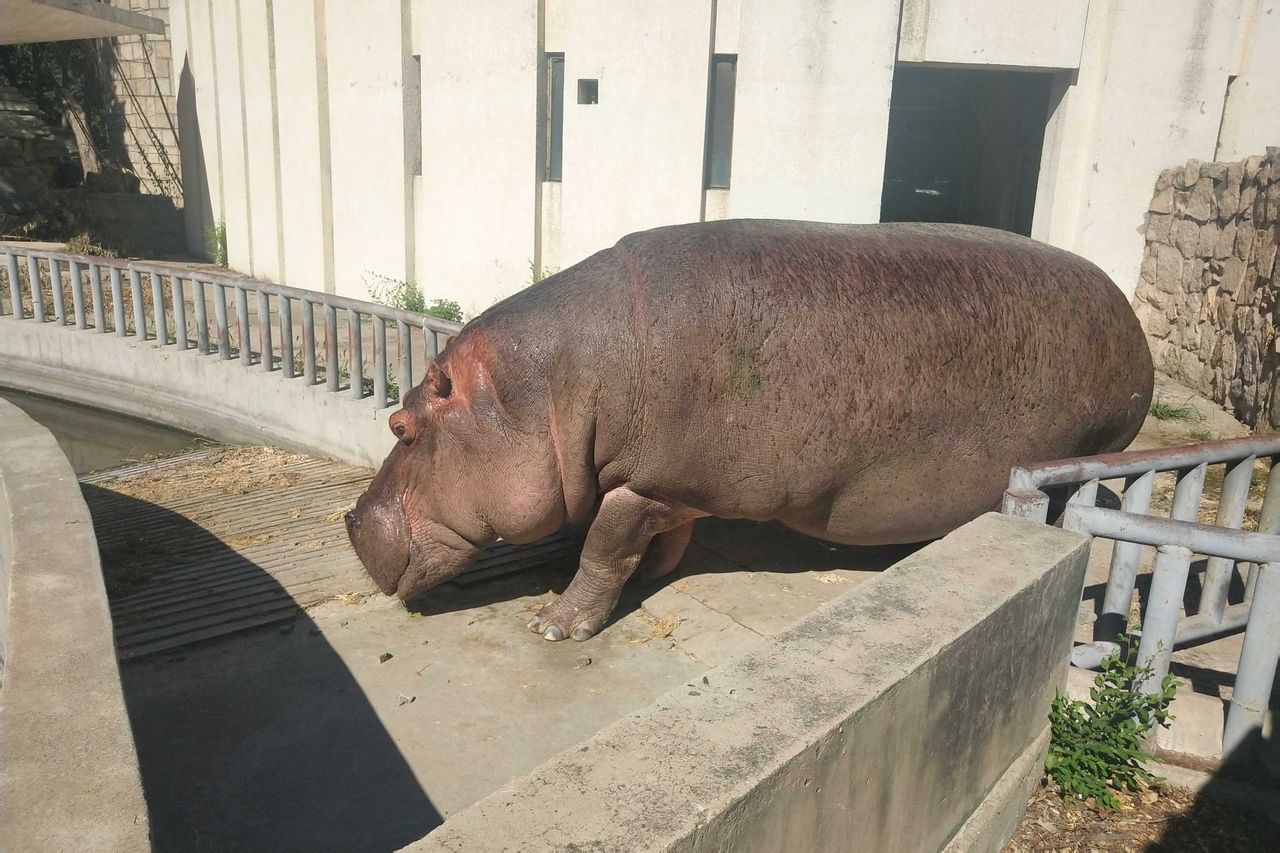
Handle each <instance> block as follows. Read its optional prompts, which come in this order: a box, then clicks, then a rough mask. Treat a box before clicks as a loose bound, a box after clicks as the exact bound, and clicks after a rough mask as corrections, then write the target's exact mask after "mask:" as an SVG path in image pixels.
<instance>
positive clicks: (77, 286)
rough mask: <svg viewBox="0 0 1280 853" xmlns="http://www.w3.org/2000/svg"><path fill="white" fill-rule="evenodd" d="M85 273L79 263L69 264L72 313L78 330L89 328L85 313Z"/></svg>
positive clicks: (72, 262) (68, 276) (68, 275)
mask: <svg viewBox="0 0 1280 853" xmlns="http://www.w3.org/2000/svg"><path fill="white" fill-rule="evenodd" d="M83 272H84V270H83V269H82V267H81V265H80V262H79V261H71V262H69V263H68V264H67V278H68V284H70V285H71V311H72V313H73V314H74V315H75V320H76V328H77V329H86V328H88V327H89V322H88V320H87V319H86V318H85V313H84V278H83Z"/></svg>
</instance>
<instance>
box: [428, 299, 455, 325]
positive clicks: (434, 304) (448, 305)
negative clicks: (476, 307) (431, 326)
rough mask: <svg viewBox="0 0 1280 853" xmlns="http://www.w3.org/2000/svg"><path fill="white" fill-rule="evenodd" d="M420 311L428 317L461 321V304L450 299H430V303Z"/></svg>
mask: <svg viewBox="0 0 1280 853" xmlns="http://www.w3.org/2000/svg"><path fill="white" fill-rule="evenodd" d="M422 313H423V314H426V315H427V316H428V317H438V318H439V319H441V320H452V321H453V322H455V323H461V322H462V306H461V305H459V304H458V303H457V302H454V301H453V300H452V299H432V300H431V304H430V305H428V306H427V308H426V310H425V311H423V312H422Z"/></svg>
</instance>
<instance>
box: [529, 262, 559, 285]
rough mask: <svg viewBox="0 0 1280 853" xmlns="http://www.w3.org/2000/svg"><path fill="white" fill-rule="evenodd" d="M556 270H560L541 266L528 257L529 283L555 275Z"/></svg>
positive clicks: (535, 282)
mask: <svg viewBox="0 0 1280 853" xmlns="http://www.w3.org/2000/svg"><path fill="white" fill-rule="evenodd" d="M558 272H560V271H559V270H553V269H551V268H550V267H544V266H542V265H541V264H539V263H537V262H535V261H534V260H533V258H530V259H529V284H537V283H538V282H540V281H542V280H543V279H544V278H546V277H547V276H551V275H555V274H556V273H558Z"/></svg>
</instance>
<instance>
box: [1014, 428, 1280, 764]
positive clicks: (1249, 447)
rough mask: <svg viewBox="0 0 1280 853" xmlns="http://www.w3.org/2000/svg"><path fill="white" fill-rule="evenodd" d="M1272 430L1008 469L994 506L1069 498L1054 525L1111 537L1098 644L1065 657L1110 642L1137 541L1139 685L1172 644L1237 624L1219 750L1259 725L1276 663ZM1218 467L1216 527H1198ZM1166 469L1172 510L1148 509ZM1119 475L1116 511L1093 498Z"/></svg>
mask: <svg viewBox="0 0 1280 853" xmlns="http://www.w3.org/2000/svg"><path fill="white" fill-rule="evenodd" d="M1260 457H1262V458H1269V459H1270V460H1271V463H1272V467H1271V473H1270V475H1269V476H1268V478H1267V490H1266V495H1265V496H1264V498H1263V503H1262V509H1261V512H1260V515H1259V520H1258V529H1257V531H1256V532H1254V531H1245V530H1241V529H1240V526H1241V524H1242V523H1243V520H1244V515H1245V509H1246V507H1247V505H1248V502H1249V489H1250V487H1251V485H1252V482H1253V471H1254V463H1255V462H1256V461H1257V459H1258V458H1260ZM1277 461H1280V435H1262V436H1249V437H1246V438H1237V439H1228V440H1225V441H1216V442H1210V443H1207V444H1197V445H1188V446H1185V447H1171V448H1161V449H1156V450H1141V451H1134V452H1128V453H1111V454H1103V455H1099V456H1085V457H1079V458H1075V459H1062V460H1056V461H1052V462H1042V463H1039V464H1036V465H1028V466H1025V467H1019V468H1014V469H1013V470H1012V471H1011V472H1010V475H1009V488H1008V490H1006V492H1005V494H1004V501H1003V504H1002V507H1001V511H1002V512H1004V513H1005V514H1006V515H1014V516H1019V517H1022V518H1027V519H1031V520H1033V521H1040V522H1045V523H1047V521H1048V514H1049V495H1048V493H1047V490H1057V491H1059V492H1062V493H1065V495H1066V496H1067V501H1066V508H1065V511H1064V513H1063V516H1062V526H1063V527H1064V528H1065V529H1068V530H1075V531H1078V532H1080V533H1084V534H1087V535H1089V536H1101V537H1104V538H1107V539H1113V540H1115V546H1114V551H1113V552H1112V557H1111V571H1110V575H1109V577H1108V580H1107V587H1106V592H1105V594H1104V597H1103V602H1102V608H1101V611H1100V612H1099V614H1098V619H1097V622H1096V624H1095V626H1094V637H1095V640H1094V642H1092V643H1086V644H1083V645H1079V646H1076V648H1075V649H1074V650H1073V651H1072V661H1071V662H1072V663H1073V664H1074V665H1076V666H1081V667H1084V668H1087V669H1093V668H1096V667H1097V666H1098V664H1099V663H1100V662H1101V660H1102V659H1103V658H1104V657H1106V656H1107V655H1108V654H1110V653H1112V652H1114V651H1117V650H1118V649H1119V643H1118V642H1117V641H1118V640H1119V639H1120V638H1121V635H1122V634H1123V632H1124V630H1125V625H1126V623H1127V620H1128V615H1129V606H1130V602H1131V601H1132V597H1133V591H1134V586H1135V583H1136V580H1137V574H1138V564H1139V562H1140V560H1141V556H1142V549H1143V547H1144V546H1154V547H1155V549H1156V560H1155V566H1154V569H1153V573H1152V580H1151V588H1150V591H1149V594H1148V597H1147V607H1146V613H1145V616H1144V618H1143V620H1142V633H1141V638H1140V640H1139V644H1138V666H1139V667H1143V666H1145V665H1147V664H1150V665H1151V673H1150V675H1149V676H1148V677H1147V678H1146V679H1145V680H1144V681H1143V682H1142V684H1141V685H1140V686H1141V687H1142V688H1143V689H1145V690H1147V691H1148V692H1156V691H1157V689H1158V685H1159V683H1160V681H1161V680H1162V679H1163V678H1164V677H1165V675H1167V674H1168V672H1169V663H1170V658H1171V656H1172V654H1173V651H1174V650H1175V649H1177V648H1181V647H1184V646H1190V645H1195V644H1197V643H1202V642H1207V641H1208V640H1211V639H1215V638H1217V637H1221V636H1225V635H1228V634H1233V633H1239V632H1241V631H1243V632H1244V634H1245V636H1244V647H1243V649H1242V651H1241V653H1240V662H1239V666H1238V668H1237V673H1236V680H1235V686H1234V689H1233V691H1232V698H1231V705H1230V709H1229V710H1228V712H1227V721H1226V728H1225V730H1224V733H1223V750H1224V754H1228V753H1230V751H1231V750H1233V749H1234V748H1236V747H1237V746H1239V745H1240V744H1241V743H1243V742H1244V741H1245V740H1246V739H1247V738H1248V737H1249V736H1250V735H1251V734H1252V733H1253V732H1255V731H1257V730H1260V729H1261V727H1262V722H1263V717H1264V715H1265V713H1266V710H1267V705H1268V702H1269V700H1270V697H1271V689H1272V686H1273V683H1274V680H1275V675H1276V666H1277V663H1280V535H1276V534H1277V533H1280V465H1277V464H1276V463H1277ZM1218 464H1221V465H1224V466H1225V475H1224V477H1223V483H1222V493H1221V497H1220V499H1219V503H1218V509H1217V517H1216V524H1212V525H1211V524H1201V523H1199V521H1198V519H1199V513H1200V504H1201V497H1202V494H1203V490H1204V483H1205V474H1206V471H1207V469H1208V466H1210V465H1218ZM1162 472H1174V473H1175V475H1176V478H1177V484H1176V486H1175V488H1174V494H1173V502H1172V506H1171V508H1170V512H1169V518H1161V517H1158V516H1153V515H1150V514H1149V513H1150V509H1151V494H1152V489H1153V486H1154V484H1155V478H1156V476H1157V475H1158V474H1159V473H1162ZM1118 478H1124V482H1125V486H1124V490H1123V496H1122V499H1121V509H1119V510H1112V509H1105V508H1102V507H1099V506H1096V503H1097V494H1098V484H1099V481H1101V480H1108V479H1118ZM1196 554H1200V555H1203V556H1205V557H1208V561H1207V564H1206V569H1205V578H1204V584H1203V587H1202V589H1201V593H1200V600H1199V606H1198V608H1197V610H1196V612H1195V613H1194V614H1189V615H1186V616H1183V615H1182V614H1181V609H1182V603H1183V600H1184V596H1185V591H1186V587H1187V580H1188V578H1189V575H1190V567H1191V560H1192V557H1193V556H1194V555H1196ZM1237 561H1239V562H1240V564H1241V565H1240V569H1241V572H1242V573H1243V572H1245V571H1247V575H1248V578H1247V582H1246V585H1245V593H1244V600H1243V601H1241V602H1239V603H1236V604H1229V603H1228V591H1229V589H1230V585H1231V581H1232V579H1233V577H1234V574H1235V568H1236V564H1237Z"/></svg>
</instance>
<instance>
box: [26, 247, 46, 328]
mask: <svg viewBox="0 0 1280 853" xmlns="http://www.w3.org/2000/svg"><path fill="white" fill-rule="evenodd" d="M27 284H28V285H29V286H30V287H31V314H32V316H34V317H35V318H36V322H37V323H43V322H44V321H45V317H44V285H43V284H42V283H41V282H40V259H39V258H37V257H36V256H35V255H27Z"/></svg>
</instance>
